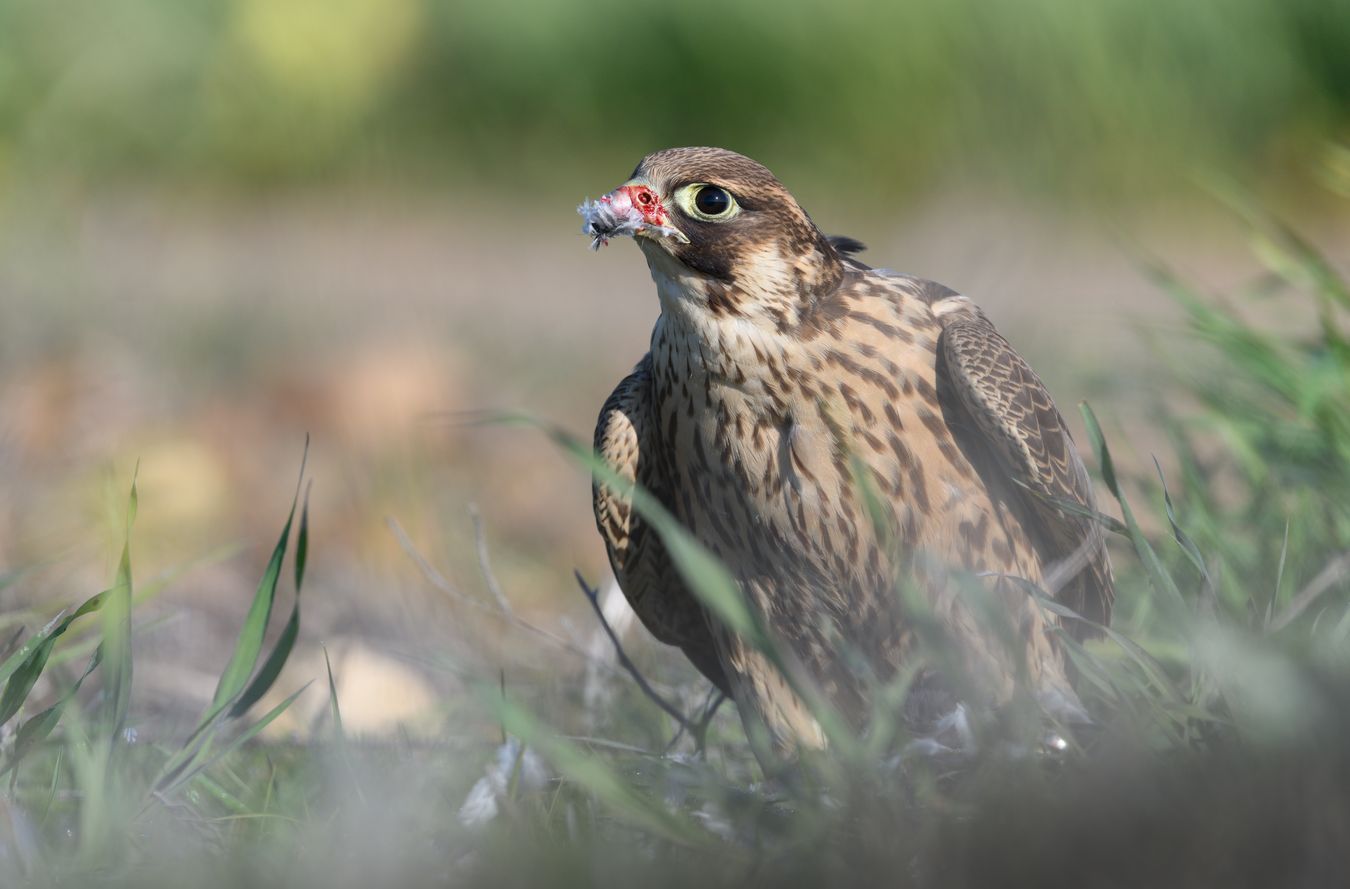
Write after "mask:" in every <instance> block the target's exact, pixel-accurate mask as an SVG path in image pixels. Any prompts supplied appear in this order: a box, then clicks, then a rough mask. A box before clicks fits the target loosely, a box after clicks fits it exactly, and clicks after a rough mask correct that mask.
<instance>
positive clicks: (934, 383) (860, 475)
mask: <svg viewBox="0 0 1350 889" xmlns="http://www.w3.org/2000/svg"><path fill="white" fill-rule="evenodd" d="M579 211H580V212H581V213H582V215H583V216H584V217H585V220H586V221H585V225H584V227H583V231H585V232H586V233H587V234H589V235H591V236H592V238H593V239H594V242H593V243H594V246H596V247H599V246H601V245H602V244H604V243H605V242H606V241H607V240H609V239H610V238H613V237H617V236H620V235H632V236H633V237H634V238H635V239H636V241H637V244H638V246H639V247H640V248H641V250H642V253H643V255H644V256H645V257H646V259H647V265H648V267H649V269H650V271H651V275H652V279H653V280H654V281H655V283H656V292H657V297H658V298H659V300H660V306H661V314H660V316H659V317H658V319H657V321H656V325H655V328H654V330H653V331H652V336H651V343H650V348H649V350H648V352H647V354H645V355H644V356H643V357H642V359H641V360H640V361H639V362H638V364H637V366H636V367H635V368H634V370H633V372H632V373H631V374H629V375H628V376H627V377H625V378H624V379H623V380H622V381H621V382H620V383H619V385H618V387H617V388H615V390H614V392H613V394H612V395H610V397H609V399H608V400H607V401H606V402H605V404H604V407H603V408H602V409H601V411H600V418H599V421H598V423H597V426H596V431H595V450H596V453H597V455H598V458H599V459H600V460H603V461H604V463H605V464H606V465H607V466H608V467H609V469H610V470H611V472H612V473H613V474H611V475H604V476H603V477H602V476H597V479H596V481H595V484H594V509H595V518H596V523H597V526H598V527H599V530H600V533H601V535H602V536H603V538H604V541H605V544H606V547H607V550H608V554H609V560H610V564H611V566H612V567H613V570H614V574H615V576H616V577H617V579H618V582H619V585H620V586H621V588H622V589H623V591H624V593H625V594H626V596H627V598H628V601H629V602H630V603H631V604H632V606H633V610H634V611H635V612H636V613H637V615H638V616H639V618H641V620H642V622H643V624H644V625H645V626H646V627H647V629H648V630H649V631H650V632H651V633H652V634H653V635H654V636H655V637H656V638H657V639H659V640H660V641H662V642H664V643H667V644H670V645H674V646H678V647H679V648H680V649H682V650H683V651H684V653H685V655H687V656H688V658H689V660H690V661H692V662H693V664H694V666H695V667H697V668H698V670H699V671H700V672H702V673H703V675H704V676H706V677H707V678H708V679H709V680H711V681H712V682H713V684H714V685H716V686H717V687H718V688H719V689H721V690H722V691H724V692H725V693H726V694H728V695H729V696H730V697H731V698H732V699H733V700H734V701H735V703H736V705H737V708H738V710H739V711H740V714H741V717H742V720H743V722H744V723H745V726H746V729H747V732H748V734H749V735H750V737H751V738H752V740H754V739H755V738H761V739H763V738H767V739H768V740H769V741H771V746H770V747H768V748H764V749H768V750H770V751H771V753H772V754H774V755H788V756H791V755H793V754H794V753H795V752H800V751H801V750H802V749H804V748H819V747H823V746H826V741H827V738H826V732H825V729H824V727H823V726H822V724H821V720H819V719H818V718H817V716H818V714H819V713H820V708H819V706H811V705H810V703H809V702H811V701H813V700H815V701H820V700H823V701H824V702H826V704H827V705H828V706H829V707H830V709H832V711H833V712H834V713H836V714H838V715H839V716H840V717H842V718H843V719H844V720H845V721H846V722H847V723H848V724H849V725H851V727H853V728H854V729H856V730H859V731H862V730H865V729H866V727H867V726H868V724H869V720H871V719H872V718H873V717H874V715H875V712H876V708H877V706H878V701H879V700H880V698H879V697H878V695H877V692H878V690H879V689H881V688H884V687H885V686H886V683H888V682H891V681H892V680H895V679H896V677H898V676H905V675H907V674H906V671H907V670H912V671H913V684H912V685H911V686H910V690H909V693H908V695H907V697H906V700H905V703H904V705H903V712H902V713H901V714H900V716H901V718H902V719H903V720H904V722H905V723H907V724H908V725H909V726H910V727H911V728H913V729H915V730H917V731H933V732H935V733H936V732H937V731H939V730H943V727H944V726H947V727H950V726H951V724H952V723H951V720H952V718H953V717H954V716H960V715H961V714H963V713H965V712H967V710H966V708H967V707H970V708H972V709H975V710H977V712H988V713H997V712H998V711H999V710H1000V708H1003V707H1005V706H1006V705H1007V704H1008V703H1009V702H1010V701H1011V700H1012V699H1013V697H1014V695H1015V694H1016V693H1017V691H1018V689H1025V690H1028V691H1029V692H1030V693H1031V695H1032V699H1034V700H1037V701H1039V702H1040V704H1041V705H1042V708H1043V710H1044V711H1045V712H1046V713H1047V714H1048V716H1049V717H1050V718H1051V719H1052V720H1054V721H1056V722H1059V723H1061V724H1062V723H1063V722H1065V721H1073V720H1074V719H1076V718H1086V717H1085V715H1084V714H1083V712H1082V710H1081V704H1080V703H1079V701H1078V698H1077V697H1076V695H1075V693H1074V691H1073V687H1072V684H1071V682H1070V670H1069V669H1068V667H1067V666H1066V661H1065V654H1064V651H1063V645H1062V644H1061V642H1060V635H1062V634H1067V635H1069V636H1071V637H1074V638H1078V639H1083V638H1086V637H1087V636H1088V635H1091V634H1092V633H1093V632H1094V631H1096V629H1097V628H1099V627H1100V626H1101V625H1104V624H1106V623H1107V622H1108V620H1109V618H1110V612H1111V603H1112V598H1113V586H1112V576H1111V568H1110V564H1109V561H1108V558H1107V553H1106V548H1105V546H1104V543H1103V534H1102V531H1101V527H1100V525H1099V524H1098V522H1097V521H1096V519H1095V503H1094V499H1093V494H1092V488H1091V483H1090V481H1089V479H1088V475H1087V472H1086V470H1085V469H1084V466H1083V462H1082V460H1081V459H1080V457H1079V455H1078V453H1077V451H1076V449H1075V447H1074V443H1073V440H1072V439H1071V438H1070V435H1069V430H1068V427H1067V424H1066V423H1065V421H1064V418H1063V417H1062V416H1061V414H1060V412H1059V411H1058V410H1057V409H1056V407H1055V404H1054V402H1053V401H1052V400H1051V398H1050V395H1049V393H1048V392H1047V391H1046V388H1045V386H1044V384H1043V383H1042V382H1041V380H1040V378H1039V377H1038V376H1037V375H1036V373H1035V372H1034V371H1033V370H1032V369H1031V367H1030V366H1028V364H1027V363H1026V361H1024V360H1023V359H1022V357H1021V356H1020V355H1018V354H1017V352H1016V351H1014V350H1013V348H1012V346H1010V345H1009V344H1008V342H1007V340H1005V339H1004V338H1003V336H1001V335H1000V334H999V332H998V331H997V330H996V329H995V328H994V326H993V324H991V323H990V321H989V319H988V318H987V317H986V316H985V314H984V313H983V312H982V311H981V310H980V309H979V308H978V307H977V306H976V305H975V304H974V303H973V302H971V301H970V299H968V298H967V297H965V296H963V295H961V294H959V293H957V292H956V291H954V290H951V289H949V288H947V287H944V286H942V285H941V284H936V283H934V282H932V281H926V280H923V279H921V278H916V277H910V276H908V275H901V274H896V273H893V272H888V271H884V270H880V269H874V268H870V267H869V266H867V265H865V264H864V263H862V262H860V261H859V260H858V259H857V258H856V254H857V253H858V252H860V251H861V250H862V249H863V247H862V245H861V244H860V243H858V242H856V241H853V240H852V239H849V238H840V237H828V236H826V235H823V234H822V233H821V232H820V230H819V229H818V228H816V226H815V224H814V223H813V222H812V221H811V218H810V217H809V216H808V215H807V214H806V212H805V211H804V210H802V208H801V207H800V206H799V205H798V203H797V201H796V200H794V199H793V197H792V195H791V194H790V193H789V192H788V191H787V189H786V188H784V186H783V185H782V184H781V183H780V182H779V181H778V180H777V179H776V178H775V177H774V175H773V174H772V173H770V172H769V171H768V170H767V169H766V168H764V167H763V166H761V165H760V164H758V163H756V162H755V161H753V160H750V159H749V158H747V157H743V156H742V155H739V154H736V153H734V152H732V151H727V150H724V149H718V148H674V149H669V150H665V151H659V152H656V153H655V154H651V155H648V156H647V157H646V158H644V159H643V160H642V162H641V163H640V164H638V166H637V169H636V170H635V171H634V173H633V175H632V177H631V178H630V179H629V180H628V181H627V182H625V183H624V184H623V185H621V186H619V188H617V189H616V190H614V191H613V192H611V193H609V194H608V195H606V196H604V197H603V198H601V199H599V200H598V201H588V202H586V203H584V204H583V205H582V206H581V207H580V208H579ZM616 478H621V479H622V480H623V481H624V482H625V483H626V484H624V485H619V484H617V483H615V480H616ZM607 481H608V482H609V483H606V482H607ZM634 484H635V485H637V486H639V487H641V488H642V489H644V490H646V491H647V492H649V493H650V494H651V495H652V496H653V497H655V498H656V500H657V501H658V502H659V503H660V504H661V505H662V506H664V507H665V509H666V510H668V511H669V512H670V513H671V514H672V515H673V516H674V517H675V518H676V519H677V520H678V521H679V522H680V524H682V525H683V526H684V528H686V529H687V530H688V531H689V532H690V533H691V534H692V535H693V536H694V537H695V538H696V539H697V540H698V541H699V542H701V543H702V544H703V545H704V546H705V547H706V548H707V549H708V550H710V551H711V552H712V553H713V554H714V555H715V556H717V558H718V559H720V560H721V562H722V563H723V564H724V565H725V566H726V568H727V570H728V571H729V572H730V575H731V576H732V578H733V579H734V580H735V582H736V584H737V585H738V587H739V589H740V591H741V593H742V595H743V597H744V599H745V602H746V604H747V605H748V606H749V607H750V608H751V609H752V610H753V614H754V615H755V616H756V618H757V620H758V621H759V624H760V625H761V626H762V627H763V628H764V629H765V632H766V634H767V635H768V636H769V637H770V638H771V639H772V640H774V643H775V644H774V652H770V651H767V650H765V649H764V646H762V645H761V646H756V645H755V644H752V643H751V642H750V641H749V640H747V639H745V638H742V637H741V636H738V635H737V634H736V633H735V632H733V631H732V630H731V629H730V628H729V627H728V626H726V625H725V624H724V623H723V622H721V621H720V620H718V619H717V617H716V616H714V615H713V614H711V613H710V612H709V611H708V609H707V608H706V607H705V606H704V605H703V604H702V603H701V601H700V599H699V597H698V595H697V594H696V591H694V590H692V589H691V588H690V587H689V585H688V584H687V583H686V580H685V579H684V578H683V577H682V576H681V574H680V572H679V570H678V566H677V565H676V564H675V562H674V561H673V560H672V558H671V555H670V553H669V551H668V550H667V548H666V546H665V544H664V543H663V541H662V539H661V537H660V536H659V535H658V534H657V533H655V531H654V530H653V529H652V528H651V526H649V525H648V524H647V523H646V522H645V521H644V520H643V518H642V516H641V515H639V514H638V512H637V511H636V510H635V509H634V508H633V504H632V502H631V487H632V485H634ZM1037 589H1039V590H1042V591H1044V592H1045V593H1047V594H1049V595H1052V596H1053V597H1054V598H1055V599H1057V600H1058V601H1059V602H1060V603H1062V604H1063V605H1065V606H1067V608H1068V609H1071V610H1072V611H1074V612H1076V613H1077V614H1078V615H1080V616H1081V617H1082V618H1084V619H1085V620H1082V621H1079V620H1068V621H1066V622H1065V625H1064V626H1063V627H1062V628H1061V627H1060V626H1059V619H1058V618H1056V617H1055V616H1053V615H1052V614H1050V613H1048V611H1047V609H1046V608H1045V607H1044V605H1043V604H1042V603H1041V602H1039V601H1038V600H1037V597H1036V596H1035V595H1033V591H1034V590H1037ZM1058 610H1059V611H1063V609H1058ZM1000 628H1002V630H1001V629H1000ZM934 633H937V634H938V636H939V638H940V639H941V640H942V642H943V644H942V645H941V646H940V650H939V651H936V652H935V651H934V650H933V648H934V646H933V644H932V639H933V637H934ZM808 690H809V693H808ZM760 746H761V747H762V748H763V745H760Z"/></svg>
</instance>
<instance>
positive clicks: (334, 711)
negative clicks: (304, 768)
mask: <svg viewBox="0 0 1350 889" xmlns="http://www.w3.org/2000/svg"><path fill="white" fill-rule="evenodd" d="M323 665H324V666H325V667H327V668H328V711H329V713H330V714H331V715H332V717H333V730H334V731H335V732H336V733H337V737H338V740H339V741H346V740H347V732H346V731H345V730H344V729H343V728H342V707H341V706H339V704H338V693H337V683H336V682H334V681H333V663H332V661H330V660H329V659H328V646H327V645H325V646H323Z"/></svg>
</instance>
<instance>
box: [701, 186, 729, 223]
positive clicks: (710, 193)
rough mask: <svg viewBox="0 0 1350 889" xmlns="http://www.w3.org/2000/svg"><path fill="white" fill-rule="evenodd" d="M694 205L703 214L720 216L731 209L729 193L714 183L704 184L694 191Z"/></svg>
mask: <svg viewBox="0 0 1350 889" xmlns="http://www.w3.org/2000/svg"><path fill="white" fill-rule="evenodd" d="M694 206H695V207H698V210H699V212H700V213H702V214H703V215H705V216H721V215H722V214H723V213H725V212H727V211H728V210H730V209H731V195H729V194H727V192H726V189H724V188H718V187H717V186H716V185H705V186H703V187H702V188H700V189H699V190H698V191H697V192H695V193H694Z"/></svg>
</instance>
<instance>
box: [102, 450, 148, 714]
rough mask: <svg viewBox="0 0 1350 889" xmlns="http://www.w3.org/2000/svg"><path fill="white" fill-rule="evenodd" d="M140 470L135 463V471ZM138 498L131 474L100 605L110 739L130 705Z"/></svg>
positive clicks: (106, 710) (104, 683) (105, 709)
mask: <svg viewBox="0 0 1350 889" xmlns="http://www.w3.org/2000/svg"><path fill="white" fill-rule="evenodd" d="M139 470H140V467H139V466H138V467H137V474H139ZM139 499H140V498H139V496H138V495H137V493H136V478H135V475H133V477H132V480H131V495H130V496H129V497H128V499H127V523H126V531H125V535H124V537H123V540H122V557H121V559H120V560H119V561H118V566H117V580H116V582H115V583H114V584H113V587H112V589H111V590H109V591H108V598H107V601H106V603H105V604H104V606H103V646H102V647H103V677H104V679H103V686H104V695H105V700H106V703H105V705H104V714H105V722H106V726H107V732H108V737H109V739H110V740H115V739H116V737H117V736H118V735H119V734H120V733H121V731H122V728H123V727H124V726H125V725H126V722H127V711H128V710H129V709H130V707H131V672H132V667H131V590H132V588H131V528H132V526H133V525H134V524H135V523H136V511H137V508H138V505H139Z"/></svg>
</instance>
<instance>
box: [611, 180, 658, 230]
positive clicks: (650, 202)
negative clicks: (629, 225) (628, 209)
mask: <svg viewBox="0 0 1350 889" xmlns="http://www.w3.org/2000/svg"><path fill="white" fill-rule="evenodd" d="M619 191H622V192H627V194H628V198H629V200H631V201H632V202H633V206H634V207H637V208H638V210H639V211H640V212H641V213H642V221H643V222H646V223H647V224H648V225H666V224H667V222H668V221H669V217H668V216H667V215H666V208H665V207H663V206H662V205H661V196H660V195H658V194H657V193H656V192H654V191H652V190H651V189H650V188H648V187H647V186H645V185H625V186H623V187H622V188H620V189H619Z"/></svg>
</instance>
